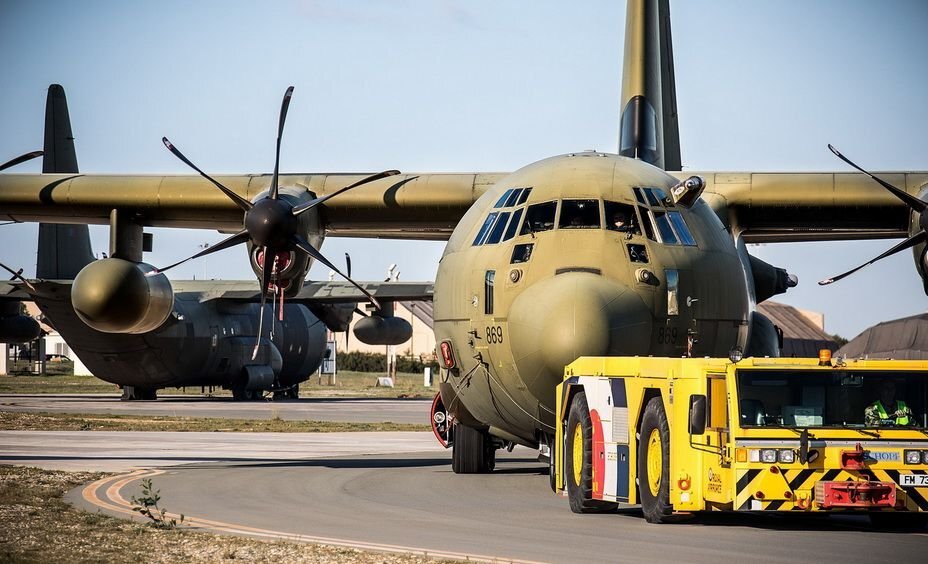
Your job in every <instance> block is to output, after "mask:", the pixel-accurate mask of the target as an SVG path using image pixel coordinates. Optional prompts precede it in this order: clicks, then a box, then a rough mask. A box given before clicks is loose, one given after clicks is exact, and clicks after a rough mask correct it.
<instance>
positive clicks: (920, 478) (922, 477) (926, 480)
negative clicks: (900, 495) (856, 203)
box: [899, 474, 928, 488]
mask: <svg viewBox="0 0 928 564" xmlns="http://www.w3.org/2000/svg"><path fill="white" fill-rule="evenodd" d="M899 485H900V486H902V487H903V488H924V487H928V474H899Z"/></svg>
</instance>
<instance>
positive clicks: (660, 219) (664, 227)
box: [654, 212, 680, 245]
mask: <svg viewBox="0 0 928 564" xmlns="http://www.w3.org/2000/svg"><path fill="white" fill-rule="evenodd" d="M654 223H656V224H657V230H658V231H659V232H660V234H661V242H662V243H664V244H665V245H679V244H680V243H679V242H678V241H677V236H676V235H675V234H674V232H673V228H671V227H670V220H668V219H667V214H666V213H665V212H654Z"/></svg>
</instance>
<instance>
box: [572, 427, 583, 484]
mask: <svg viewBox="0 0 928 564" xmlns="http://www.w3.org/2000/svg"><path fill="white" fill-rule="evenodd" d="M573 445H574V447H573V462H574V468H573V469H574V483H575V484H577V485H578V486H579V485H581V482H580V481H581V479H582V476H581V471H582V470H583V425H581V424H580V423H577V424H576V425H575V426H574V440H573Z"/></svg>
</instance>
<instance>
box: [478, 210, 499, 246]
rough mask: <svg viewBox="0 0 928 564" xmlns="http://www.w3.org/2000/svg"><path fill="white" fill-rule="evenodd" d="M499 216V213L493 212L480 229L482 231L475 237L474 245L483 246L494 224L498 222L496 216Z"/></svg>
mask: <svg viewBox="0 0 928 564" xmlns="http://www.w3.org/2000/svg"><path fill="white" fill-rule="evenodd" d="M497 215H499V213H498V212H493V213H491V214H490V215H488V216H487V218H486V220H485V221H484V222H483V226H482V227H480V231H478V232H477V236H476V237H474V245H482V244H483V242H484V241H485V240H486V238H487V234H489V232H490V228H491V227H492V226H493V222H495V221H496V216H497Z"/></svg>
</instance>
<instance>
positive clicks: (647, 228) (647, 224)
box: [638, 206, 657, 241]
mask: <svg viewBox="0 0 928 564" xmlns="http://www.w3.org/2000/svg"><path fill="white" fill-rule="evenodd" d="M638 211H639V212H641V224H642V225H644V234H645V236H646V237H647V238H648V239H650V240H652V241H657V237H655V236H654V226H653V225H652V224H651V212H650V211H649V210H648V208H646V207H644V206H638Z"/></svg>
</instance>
